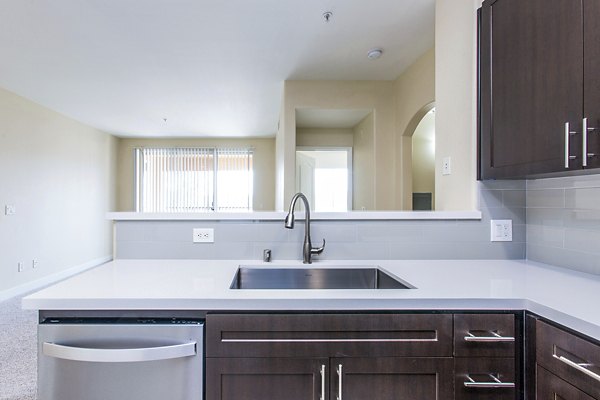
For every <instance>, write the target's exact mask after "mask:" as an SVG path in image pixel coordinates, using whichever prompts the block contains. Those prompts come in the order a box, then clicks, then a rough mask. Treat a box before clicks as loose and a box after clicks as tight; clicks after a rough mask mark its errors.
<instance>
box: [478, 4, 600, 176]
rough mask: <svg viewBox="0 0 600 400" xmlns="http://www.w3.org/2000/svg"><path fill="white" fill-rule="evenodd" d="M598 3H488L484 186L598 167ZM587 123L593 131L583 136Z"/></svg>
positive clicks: (482, 44) (482, 99) (483, 14)
mask: <svg viewBox="0 0 600 400" xmlns="http://www.w3.org/2000/svg"><path fill="white" fill-rule="evenodd" d="M599 4H600V1H598V0H583V2H581V1H572V0H486V1H485V2H484V3H483V6H482V8H481V10H480V14H479V177H480V179H502V178H523V177H530V176H542V175H543V174H560V173H565V171H578V170H579V171H581V170H582V168H591V167H598V166H600V163H599V161H598V158H599V157H597V156H595V155H594V154H598V153H600V141H599V140H598V136H600V135H598V133H600V131H599V130H598V129H596V130H593V129H594V128H598V127H600V125H599V122H600V121H599V120H600V107H599V105H600V101H599V98H600V86H599V85H600V76H599V75H598V73H597V71H598V70H599V67H600V63H599V60H598V58H599V57H600V55H599V54H598V53H599V51H600V50H599V47H600V38H599V35H600V34H599V33H598V31H599V26H600V23H599V22H598V15H599V14H598V12H599V7H600V5H599ZM584 28H585V29H584ZM584 118H586V119H585V121H586V122H587V125H588V129H587V130H586V132H583V133H582V129H583V126H584ZM586 144H587V147H586V146H585V145H586ZM584 151H585V152H586V154H583V153H584ZM586 164H587V165H586Z"/></svg>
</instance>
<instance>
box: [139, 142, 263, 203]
mask: <svg viewBox="0 0 600 400" xmlns="http://www.w3.org/2000/svg"><path fill="white" fill-rule="evenodd" d="M135 160H136V161H135V165H136V173H135V178H136V191H135V192H136V210H137V211H141V212H208V211H251V210H252V184H253V174H252V149H216V148H162V149H146V148H144V149H136V150H135Z"/></svg>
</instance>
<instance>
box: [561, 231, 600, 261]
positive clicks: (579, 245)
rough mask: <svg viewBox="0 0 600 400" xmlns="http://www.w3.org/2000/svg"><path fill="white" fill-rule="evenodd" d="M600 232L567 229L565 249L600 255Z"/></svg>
mask: <svg viewBox="0 0 600 400" xmlns="http://www.w3.org/2000/svg"><path fill="white" fill-rule="evenodd" d="M599 245H600V231H590V230H584V229H565V248H566V249H569V250H574V251H581V252H585V253H593V254H597V255H598V254H600V246H599Z"/></svg>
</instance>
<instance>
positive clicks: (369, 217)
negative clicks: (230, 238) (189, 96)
mask: <svg viewBox="0 0 600 400" xmlns="http://www.w3.org/2000/svg"><path fill="white" fill-rule="evenodd" d="M286 214H287V213H286V212H284V211H256V212H245V213H244V212H232V213H228V212H214V213H139V212H109V213H106V219H108V220H113V221H180V220H182V221H186V220H189V221H191V220H194V221H198V220H204V221H221V220H224V221H225V220H226V221H231V220H236V221H280V220H283V219H284V218H285V216H286ZM297 217H298V219H302V218H303V213H302V212H298V213H297ZM481 218H482V214H481V211H477V210H473V211H352V212H315V213H312V214H311V220H313V221H315V220H316V221H343V220H352V221H376V220H386V221H388V220H416V221H419V220H480V219H481Z"/></svg>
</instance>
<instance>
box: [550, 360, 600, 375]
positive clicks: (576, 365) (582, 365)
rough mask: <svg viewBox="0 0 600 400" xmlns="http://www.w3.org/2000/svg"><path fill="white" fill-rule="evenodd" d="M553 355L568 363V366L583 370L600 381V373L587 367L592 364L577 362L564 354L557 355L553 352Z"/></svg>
mask: <svg viewBox="0 0 600 400" xmlns="http://www.w3.org/2000/svg"><path fill="white" fill-rule="evenodd" d="M553 357H554V358H557V359H558V360H559V361H562V362H563V363H565V364H567V365H568V366H570V367H572V368H575V369H576V370H577V371H579V372H583V373H584V374H586V375H587V376H589V377H590V378H593V379H595V380H597V381H598V382H600V375H598V374H597V373H595V372H593V371H590V370H589V369H587V368H586V366H589V365H590V364H588V363H576V362H575V361H571V360H569V359H568V358H566V357H564V356H557V355H556V354H553Z"/></svg>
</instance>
